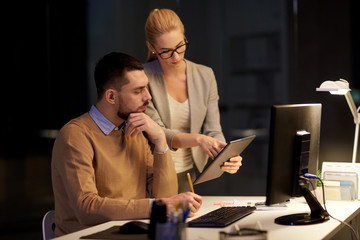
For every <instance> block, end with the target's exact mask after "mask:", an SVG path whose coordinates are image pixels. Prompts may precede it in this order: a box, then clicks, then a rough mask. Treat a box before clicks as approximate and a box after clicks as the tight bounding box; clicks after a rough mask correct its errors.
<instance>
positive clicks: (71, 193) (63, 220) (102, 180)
mask: <svg viewBox="0 0 360 240" xmlns="http://www.w3.org/2000/svg"><path fill="white" fill-rule="evenodd" d="M51 170H52V184H53V191H54V197H55V224H56V229H55V234H56V235H57V236H60V235H63V234H67V233H71V232H74V231H78V230H81V229H83V228H86V227H89V226H92V225H96V224H99V223H103V222H106V221H109V220H122V219H136V218H148V217H149V216H150V200H149V198H147V196H150V197H153V198H156V197H169V196H171V195H175V194H176V193H177V179H176V173H175V170H174V164H173V161H172V160H171V156H170V153H169V152H167V153H166V154H156V153H155V154H154V156H153V154H152V153H151V151H150V148H149V145H148V143H147V139H146V138H145V137H144V135H143V134H138V135H136V136H134V137H126V136H125V135H124V133H123V130H113V131H112V132H111V133H110V134H109V135H107V136H106V135H105V134H104V133H103V132H102V131H101V130H100V129H99V127H98V126H97V125H96V123H95V122H94V121H93V119H92V118H91V117H90V115H89V113H85V114H83V115H82V116H80V117H78V118H76V119H73V120H71V121H70V122H69V123H67V124H66V125H65V126H64V127H63V128H62V129H61V131H60V133H59V135H58V137H57V139H56V141H55V144H54V148H53V154H52V164H51Z"/></svg>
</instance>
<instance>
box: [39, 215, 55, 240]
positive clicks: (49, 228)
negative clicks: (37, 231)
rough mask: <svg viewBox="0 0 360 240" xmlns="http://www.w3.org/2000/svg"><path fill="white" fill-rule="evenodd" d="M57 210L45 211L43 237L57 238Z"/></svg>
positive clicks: (45, 239)
mask: <svg viewBox="0 0 360 240" xmlns="http://www.w3.org/2000/svg"><path fill="white" fill-rule="evenodd" d="M54 230H55V211H54V210H51V211H48V212H47V213H45V215H44V217H43V220H42V233H43V239H44V240H49V239H51V238H55V232H54Z"/></svg>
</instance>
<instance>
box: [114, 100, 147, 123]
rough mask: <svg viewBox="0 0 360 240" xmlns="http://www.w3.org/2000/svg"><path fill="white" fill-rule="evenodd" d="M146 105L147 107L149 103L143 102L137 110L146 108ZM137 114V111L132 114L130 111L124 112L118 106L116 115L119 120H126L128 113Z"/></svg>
mask: <svg viewBox="0 0 360 240" xmlns="http://www.w3.org/2000/svg"><path fill="white" fill-rule="evenodd" d="M147 105H149V101H146V102H145V103H144V104H143V105H142V106H141V107H139V108H138V109H140V108H142V107H145V106H147ZM137 112H139V111H138V110H136V111H132V112H130V111H125V110H123V109H122V108H121V106H119V109H118V112H117V115H118V117H119V118H122V119H124V120H126V119H127V118H128V117H129V115H130V113H137Z"/></svg>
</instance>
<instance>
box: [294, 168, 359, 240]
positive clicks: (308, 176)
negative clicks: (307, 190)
mask: <svg viewBox="0 0 360 240" xmlns="http://www.w3.org/2000/svg"><path fill="white" fill-rule="evenodd" d="M301 178H303V179H305V180H307V181H308V182H310V184H311V186H312V188H313V190H314V191H315V187H314V184H313V183H312V182H311V181H310V180H309V179H317V180H319V181H320V182H321V186H322V187H321V188H322V193H323V203H324V209H325V211H327V209H326V204H325V190H324V183H323V181H322V180H321V178H319V177H318V176H316V175H314V174H310V173H305V174H304V177H301ZM327 212H328V211H327ZM328 214H329V216H330V217H331V218H332V219H334V220H336V221H338V222H340V223H342V224H344V225H345V226H347V227H349V228H350V229H351V231H352V233H353V234H354V236H355V238H356V239H357V240H359V236H358V234H357V233H356V231H355V229H354V228H353V227H352V226H351V225H350V224H348V223H346V222H344V221H341V220H340V219H337V218H335V217H333V216H332V215H331V214H330V213H329V212H328Z"/></svg>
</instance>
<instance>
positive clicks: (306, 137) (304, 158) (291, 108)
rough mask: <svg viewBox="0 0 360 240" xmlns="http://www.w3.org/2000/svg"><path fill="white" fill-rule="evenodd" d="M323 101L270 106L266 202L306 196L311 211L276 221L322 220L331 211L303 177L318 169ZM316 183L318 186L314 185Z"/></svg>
mask: <svg viewBox="0 0 360 240" xmlns="http://www.w3.org/2000/svg"><path fill="white" fill-rule="evenodd" d="M320 122H321V104H318V103H314V104H291V105H274V106H272V108H271V121H270V139H269V162H268V175H267V187H266V205H273V204H278V203H282V202H286V201H287V200H289V199H290V198H292V197H300V196H304V197H305V199H306V201H307V203H308V205H309V207H310V209H311V213H310V214H309V213H300V214H292V215H287V216H282V217H279V218H277V219H275V223H278V224H284V225H304V224H312V223H318V222H323V221H326V220H328V219H329V217H328V214H327V213H326V211H325V210H324V209H323V208H322V206H321V204H320V203H319V202H318V201H317V199H316V198H315V197H314V196H313V195H312V193H311V192H310V190H309V186H310V185H309V182H308V181H306V180H304V179H303V178H302V176H303V175H304V174H305V173H311V174H315V175H316V173H317V169H318V156H319V143H320ZM315 186H316V185H315Z"/></svg>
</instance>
